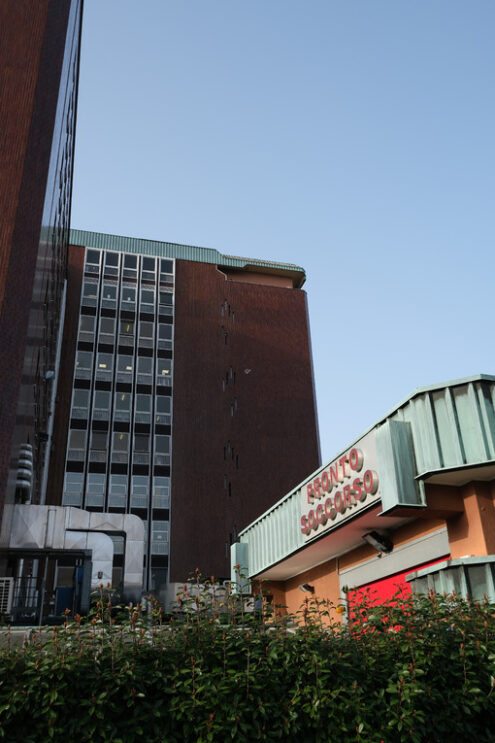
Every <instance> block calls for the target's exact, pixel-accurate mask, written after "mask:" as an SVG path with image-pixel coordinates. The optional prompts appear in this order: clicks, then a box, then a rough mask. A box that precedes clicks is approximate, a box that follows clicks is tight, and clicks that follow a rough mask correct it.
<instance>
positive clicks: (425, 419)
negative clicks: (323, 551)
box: [239, 374, 495, 576]
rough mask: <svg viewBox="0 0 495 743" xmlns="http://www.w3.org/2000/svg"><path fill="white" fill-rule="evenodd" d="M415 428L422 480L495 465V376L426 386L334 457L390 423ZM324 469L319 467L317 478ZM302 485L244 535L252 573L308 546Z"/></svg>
mask: <svg viewBox="0 0 495 743" xmlns="http://www.w3.org/2000/svg"><path fill="white" fill-rule="evenodd" d="M390 420H392V421H394V420H395V421H404V422H407V423H409V424H410V427H411V434H412V440H413V444H414V455H415V460H416V468H417V476H418V477H419V478H426V477H428V476H429V475H430V474H431V473H438V472H442V471H443V472H447V471H449V470H454V469H461V468H465V469H467V468H469V467H476V466H479V465H488V464H495V376H490V375H486V374H476V375H473V376H471V377H466V378H464V379H457V380H454V381H452V382H445V383H443V384H436V385H431V386H428V387H421V388H419V389H417V390H415V391H414V392H413V393H412V394H411V395H409V397H407V398H406V399H405V400H403V401H402V402H401V403H400V404H399V405H397V406H396V407H395V408H394V409H393V410H391V411H390V412H389V413H388V414H387V415H385V416H384V417H383V418H380V420H379V421H377V422H376V423H375V424H374V425H373V426H371V427H370V428H368V429H367V430H366V431H365V432H364V433H362V434H360V436H359V437H357V438H356V439H355V440H354V441H352V442H350V443H349V444H348V445H347V446H346V447H345V448H343V449H342V450H341V451H340V452H338V453H337V454H336V456H334V457H332V459H331V460H329V462H334V461H335V460H336V459H338V458H339V457H340V456H342V454H344V453H345V452H346V451H348V450H349V449H350V448H351V447H352V446H353V445H354V444H355V443H356V442H357V441H359V440H360V439H362V438H363V437H364V436H365V435H366V434H367V433H368V432H370V431H372V430H373V429H377V428H379V427H381V426H382V425H383V424H385V423H386V422H387V421H390ZM321 469H322V467H318V469H317V470H315V472H314V473H313V474H311V473H308V478H306V479H305V480H304V481H303V482H306V480H307V479H311V478H312V477H313V475H314V476H316V474H317V473H318V472H320V471H321ZM300 487H301V483H298V484H297V485H296V486H295V487H294V488H293V490H291V491H290V492H289V493H287V494H286V495H284V496H283V498H281V500H279V501H278V503H275V505H273V506H272V507H271V508H270V509H268V510H267V511H265V513H263V514H261V515H260V516H259V517H258V518H257V519H256V520H255V521H253V522H252V523H251V524H249V526H247V527H246V528H245V529H244V530H243V531H242V532H240V535H239V536H240V539H241V542H247V543H248V544H249V575H250V576H253V575H257V574H259V573H261V572H262V571H263V570H265V569H267V568H268V567H269V566H270V565H273V564H274V563H276V562H278V561H281V560H283V559H285V558H286V557H288V556H289V555H290V554H292V553H293V552H295V551H297V550H299V549H301V548H302V547H303V546H304V541H303V537H302V534H301V530H300V526H299V517H300V492H299V491H300Z"/></svg>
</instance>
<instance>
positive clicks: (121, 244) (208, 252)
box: [70, 230, 306, 288]
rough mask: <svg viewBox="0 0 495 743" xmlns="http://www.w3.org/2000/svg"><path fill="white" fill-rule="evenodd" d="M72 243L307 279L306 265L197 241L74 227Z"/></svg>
mask: <svg viewBox="0 0 495 743" xmlns="http://www.w3.org/2000/svg"><path fill="white" fill-rule="evenodd" d="M70 244H71V245H81V246H84V247H86V248H97V249H99V250H115V251H118V252H119V253H137V254H139V255H153V256H157V257H159V258H178V259H179V260H183V261H196V262H198V263H212V264H214V265H217V266H225V267H228V268H233V269H237V270H240V271H246V270H252V271H258V272H259V271H260V269H264V272H265V273H272V274H277V275H290V277H291V278H292V281H293V284H294V286H295V287H297V288H300V287H301V286H302V285H303V284H304V281H305V279H306V274H305V272H304V268H301V266H295V265H294V264H292V263H278V262H274V261H267V260H260V259H258V258H240V257H237V256H233V255H225V254H223V253H220V252H219V251H218V250H215V249H214V248H201V247H197V246H195V245H180V244H178V243H167V242H160V241H158V240H143V239H141V238H136V237H122V236H120V235H105V234H102V233H100V232H87V231H86V230H71V231H70Z"/></svg>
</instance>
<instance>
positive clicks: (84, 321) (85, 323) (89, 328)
mask: <svg viewBox="0 0 495 743" xmlns="http://www.w3.org/2000/svg"><path fill="white" fill-rule="evenodd" d="M94 329H95V318H94V317H91V316H90V315H81V317H80V320H79V330H80V331H81V332H84V333H94Z"/></svg>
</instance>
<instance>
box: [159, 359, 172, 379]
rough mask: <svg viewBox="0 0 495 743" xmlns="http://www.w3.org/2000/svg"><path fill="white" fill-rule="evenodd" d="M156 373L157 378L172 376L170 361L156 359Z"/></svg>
mask: <svg viewBox="0 0 495 743" xmlns="http://www.w3.org/2000/svg"><path fill="white" fill-rule="evenodd" d="M156 373H157V374H158V376H159V377H165V376H168V377H170V376H171V374H172V361H171V359H158V361H157V362H156Z"/></svg>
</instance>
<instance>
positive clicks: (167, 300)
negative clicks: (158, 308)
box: [160, 289, 174, 304]
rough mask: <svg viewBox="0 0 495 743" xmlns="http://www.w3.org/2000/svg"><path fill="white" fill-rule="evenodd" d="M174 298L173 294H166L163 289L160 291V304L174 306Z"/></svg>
mask: <svg viewBox="0 0 495 743" xmlns="http://www.w3.org/2000/svg"><path fill="white" fill-rule="evenodd" d="M173 303H174V297H173V294H172V292H166V291H164V290H163V289H161V290H160V304H173Z"/></svg>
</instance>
